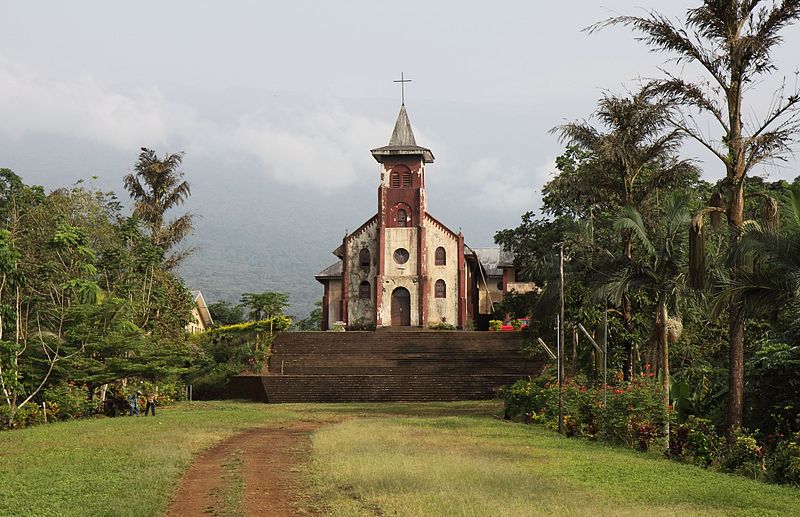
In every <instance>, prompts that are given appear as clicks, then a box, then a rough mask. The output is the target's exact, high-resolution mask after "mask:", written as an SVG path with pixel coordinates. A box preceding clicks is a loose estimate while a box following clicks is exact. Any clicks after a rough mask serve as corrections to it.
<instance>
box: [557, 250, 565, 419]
mask: <svg viewBox="0 0 800 517" xmlns="http://www.w3.org/2000/svg"><path fill="white" fill-rule="evenodd" d="M558 269H559V278H560V279H561V281H560V282H559V304H560V306H561V307H560V310H559V315H558V432H559V433H561V434H564V244H561V248H560V250H559V264H558Z"/></svg>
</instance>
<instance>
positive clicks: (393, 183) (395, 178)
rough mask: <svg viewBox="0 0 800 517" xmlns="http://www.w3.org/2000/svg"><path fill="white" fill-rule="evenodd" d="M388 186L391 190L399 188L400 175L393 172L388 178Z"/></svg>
mask: <svg viewBox="0 0 800 517" xmlns="http://www.w3.org/2000/svg"><path fill="white" fill-rule="evenodd" d="M389 178H390V179H389V186H390V187H391V188H400V173H399V172H397V171H393V172H392V174H391V176H389Z"/></svg>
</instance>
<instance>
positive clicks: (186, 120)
mask: <svg viewBox="0 0 800 517" xmlns="http://www.w3.org/2000/svg"><path fill="white" fill-rule="evenodd" d="M279 101H280V99H279V100H276V101H273V102H271V103H267V104H266V105H265V106H264V107H262V108H261V109H259V110H257V111H255V112H250V113H247V114H244V115H240V116H238V117H237V115H236V114H231V116H230V119H229V120H228V121H224V122H219V121H214V120H212V119H210V118H208V117H203V115H202V114H201V112H200V111H199V110H198V109H196V108H195V107H193V106H191V105H188V104H185V103H181V102H175V101H174V100H171V99H167V98H165V97H164V96H163V95H162V94H161V93H160V92H159V90H158V89H156V88H148V89H139V90H136V91H133V92H129V93H122V92H118V91H114V90H112V89H110V88H107V87H104V86H103V85H101V84H99V83H98V82H96V81H95V80H94V79H93V78H91V77H88V76H84V77H80V78H70V79H61V78H54V77H48V76H47V75H46V74H41V73H37V72H35V71H33V70H31V69H29V68H27V67H24V66H21V65H19V64H16V63H13V62H11V61H10V60H8V59H4V58H3V57H2V56H0V120H3V121H4V123H3V124H0V134H5V135H6V137H9V138H18V137H22V136H25V135H29V134H55V135H64V136H69V137H77V138H82V139H87V140H90V141H94V142H99V143H101V144H105V145H110V146H113V147H115V148H118V149H125V150H129V149H134V150H135V149H138V148H139V147H140V146H142V145H146V146H158V147H163V146H168V147H171V148H172V149H175V148H181V149H185V150H187V151H188V152H190V153H191V154H192V155H193V156H198V155H199V156H202V155H208V154H211V155H214V156H215V157H216V158H218V159H219V158H221V159H222V161H223V162H224V161H225V157H226V155H227V156H229V157H230V161H231V162H232V163H233V161H234V158H236V159H238V158H240V157H241V156H242V155H245V156H247V155H250V156H253V157H255V158H256V159H257V160H258V162H259V163H260V164H261V165H262V170H263V172H264V174H266V175H269V176H270V177H272V178H274V179H275V180H276V181H279V182H282V183H287V184H298V185H300V184H301V185H304V186H307V187H310V188H314V187H317V188H320V189H332V188H337V187H345V186H347V185H349V184H352V183H353V182H354V181H355V180H356V179H357V178H356V171H357V170H358V169H359V167H362V168H363V166H364V164H365V163H369V162H368V161H365V159H364V153H365V148H369V146H370V145H376V146H377V145H380V143H379V142H375V135H386V138H387V139H388V136H389V134H390V133H391V125H389V124H388V123H387V122H385V121H378V120H374V119H371V118H369V117H366V116H363V115H359V114H355V113H352V112H349V111H346V110H344V109H343V108H342V107H341V106H340V105H339V104H337V103H336V102H333V101H328V102H319V101H316V102H313V103H312V102H308V99H291V100H290V101H288V102H286V101H283V102H279Z"/></svg>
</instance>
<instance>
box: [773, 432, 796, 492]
mask: <svg viewBox="0 0 800 517" xmlns="http://www.w3.org/2000/svg"><path fill="white" fill-rule="evenodd" d="M766 468H767V479H769V480H770V481H772V482H774V483H785V484H790V485H794V486H800V433H795V434H794V435H793V436H792V437H791V438H790V439H788V440H785V441H783V442H780V443H779V444H778V445H777V446H776V447H775V450H774V451H773V452H772V454H770V455H769V456H768V457H767V461H766Z"/></svg>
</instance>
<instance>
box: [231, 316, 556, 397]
mask: <svg viewBox="0 0 800 517" xmlns="http://www.w3.org/2000/svg"><path fill="white" fill-rule="evenodd" d="M523 344H524V335H523V334H520V333H500V332H446V331H425V330H415V331H408V330H405V331H390V330H381V331H376V332H285V333H281V334H278V335H277V336H276V337H275V340H274V341H273V344H272V354H271V356H270V358H269V363H268V365H267V371H266V372H264V373H265V374H264V375H261V376H239V377H235V378H234V379H232V381H231V383H230V385H229V387H228V388H229V389H228V396H230V397H231V398H234V397H235V398H249V399H253V400H258V401H263V402H381V401H435V400H479V399H488V398H494V397H495V396H497V389H498V388H499V387H500V386H502V385H505V384H511V383H512V382H514V381H515V380H517V379H520V378H523V377H528V376H536V375H539V373H540V372H541V371H542V368H543V367H544V363H543V362H542V361H541V360H539V359H532V358H530V357H529V356H527V355H526V354H524V353H522V352H520V347H522V346H523Z"/></svg>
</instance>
